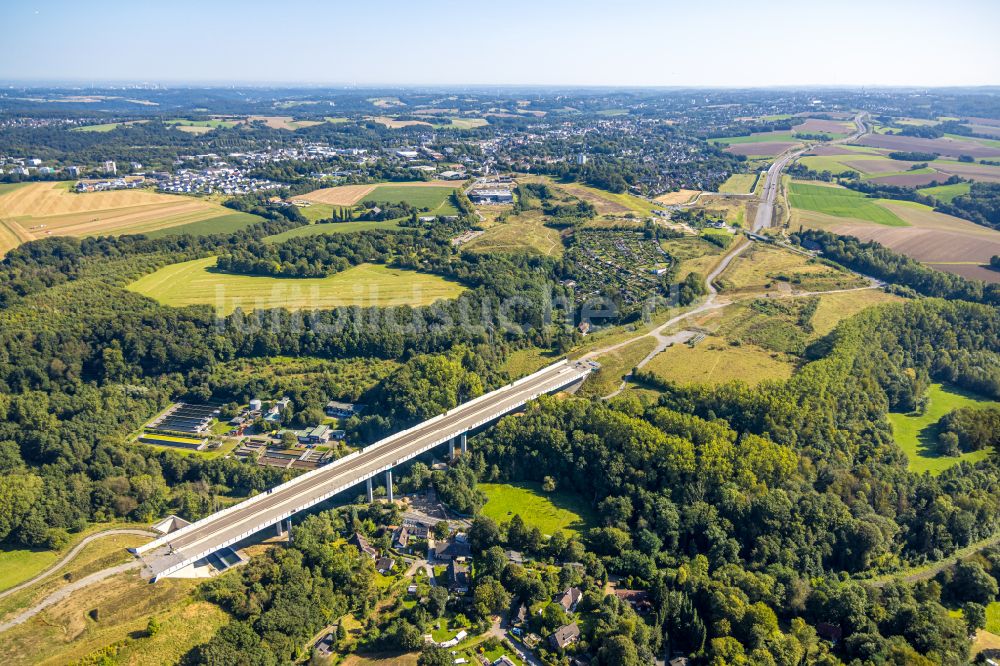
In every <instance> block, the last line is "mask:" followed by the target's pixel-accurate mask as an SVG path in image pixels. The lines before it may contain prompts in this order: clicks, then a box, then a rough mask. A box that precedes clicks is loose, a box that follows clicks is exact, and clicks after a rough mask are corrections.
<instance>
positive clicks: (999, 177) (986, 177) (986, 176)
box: [932, 160, 1000, 183]
mask: <svg viewBox="0 0 1000 666" xmlns="http://www.w3.org/2000/svg"><path fill="white" fill-rule="evenodd" d="M932 164H933V166H934V168H935V169H937V170H938V171H940V172H941V173H943V174H946V175H948V176H961V177H963V178H968V179H970V180H979V181H983V182H988V183H1000V167H996V166H990V165H988V164H969V163H967V162H945V161H941V160H938V161H936V162H932Z"/></svg>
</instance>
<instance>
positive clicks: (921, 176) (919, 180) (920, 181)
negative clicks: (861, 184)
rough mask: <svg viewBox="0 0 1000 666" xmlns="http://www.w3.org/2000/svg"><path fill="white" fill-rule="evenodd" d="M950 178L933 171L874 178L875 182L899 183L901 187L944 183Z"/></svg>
mask: <svg viewBox="0 0 1000 666" xmlns="http://www.w3.org/2000/svg"><path fill="white" fill-rule="evenodd" d="M946 180H948V176H947V175H946V174H942V173H938V172H937V171H931V172H930V173H907V174H898V175H894V176H881V177H876V178H872V179H871V181H872V182H875V183H883V184H885V185H899V186H901V187H926V186H928V185H930V184H931V183H944V182H945V181H946Z"/></svg>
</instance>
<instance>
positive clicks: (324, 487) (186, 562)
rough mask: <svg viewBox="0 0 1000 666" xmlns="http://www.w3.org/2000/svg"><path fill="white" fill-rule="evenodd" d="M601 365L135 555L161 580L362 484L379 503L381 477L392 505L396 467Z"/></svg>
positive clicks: (329, 468) (430, 424)
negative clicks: (376, 487) (375, 489)
mask: <svg viewBox="0 0 1000 666" xmlns="http://www.w3.org/2000/svg"><path fill="white" fill-rule="evenodd" d="M596 367H597V366H596V364H594V363H592V362H589V361H567V360H565V359H563V360H561V361H559V362H558V363H554V364H553V365H550V366H548V367H545V368H542V369H541V370H539V371H538V372H536V373H534V374H532V375H528V376H527V377H523V378H522V379H519V380H517V381H515V382H514V383H512V384H508V385H507V386H504V387H502V388H499V389H497V390H495V391H492V392H490V393H487V394H485V395H482V396H480V397H478V398H475V399H473V400H470V401H468V402H466V403H464V404H462V405H459V406H458V407H456V408H454V409H452V410H449V411H448V412H446V413H444V414H441V415H439V416H435V417H434V418H431V419H428V420H427V421H424V422H423V423H421V424H419V425H417V426H414V427H412V428H409V429H408V430H403V431H402V432H398V433H395V434H394V435H390V436H389V437H386V438H385V439H382V440H381V441H378V442H376V443H374V444H371V445H370V446H367V447H365V448H363V449H361V450H360V451H355V452H354V453H351V454H350V455H347V456H344V457H343V458H340V459H338V460H336V461H334V462H332V463H330V464H329V465H326V466H324V467H320V468H319V469H316V470H313V471H311V472H307V473H305V474H303V475H301V476H298V477H296V478H294V479H292V480H291V481H287V482H285V483H283V484H281V485H280V486H275V487H274V488H272V489H270V490H269V491H267V492H265V493H261V494H259V495H255V496H254V497H251V498H249V499H247V500H244V501H243V502H240V503H239V504H235V505H233V506H231V507H228V508H226V509H223V510H222V511H219V512H217V513H214V514H212V515H210V516H207V517H205V518H202V519H201V520H199V521H197V522H195V523H192V524H190V525H187V526H185V527H182V528H180V529H178V530H176V531H174V532H171V533H169V534H166V535H164V536H162V537H160V538H158V539H155V540H154V541H151V542H149V543H147V544H145V545H142V546H139V547H138V548H135V549H131V552H132V553H133V554H135V555H136V556H138V557H141V558H142V560H143V562H144V563H145V564H146V566H147V567H148V569H149V570H150V571H151V572H152V579H153V581H156V580H158V579H160V578H165V577H168V576H170V575H172V574H176V573H178V572H180V571H181V570H182V569H184V568H185V567H188V566H190V565H193V564H195V563H196V562H199V561H200V560H202V559H204V558H207V557H208V556H210V555H212V554H213V553H215V552H217V551H219V550H222V549H223V548H227V547H229V546H231V545H233V544H235V543H237V542H239V541H242V540H243V539H246V538H247V537H250V536H252V535H253V534H256V533H257V532H260V531H261V530H263V529H266V528H268V527H273V526H275V525H277V526H278V530H279V531H280V530H281V525H282V521H286V520H288V519H289V518H291V516H293V515H295V514H296V513H298V512H300V511H304V510H306V509H308V508H310V507H312V506H315V505H316V504H319V503H320V502H323V501H325V500H327V499H329V498H331V497H333V496H334V495H337V494H338V493H341V492H343V491H345V490H348V489H349V488H351V487H353V486H356V485H357V484H359V483H362V482H366V483H367V489H368V497H369V499H371V493H372V490H371V488H372V486H371V480H372V478H373V477H375V476H377V475H378V474H385V476H386V488H387V491H388V496H389V499H390V500H391V499H392V469H393V467H396V466H397V465H400V464H402V463H404V462H406V461H408V460H411V459H413V458H415V457H417V456H419V455H421V454H422V453H425V452H427V451H429V450H430V449H432V448H434V447H436V446H440V445H442V444H445V443H448V444H449V446H450V453H451V454H454V447H455V440H456V439H458V438H460V441H461V446H462V450H463V452H464V450H465V448H466V435H467V434H468V433H469V432H470V431H472V430H475V429H476V428H480V427H482V426H485V425H487V424H489V423H491V422H493V421H495V420H497V419H499V418H500V417H502V416H504V415H506V414H509V413H511V412H513V411H515V410H517V409H520V408H521V407H522V406H523V405H524V404H525V403H527V402H529V401H531V400H534V399H535V398H537V397H539V396H541V395H545V394H548V393H554V392H557V391H561V390H565V389H567V388H570V387H573V386H574V385H577V384H579V383H580V382H582V381H583V380H584V379H586V377H587V375H589V374H590V372H591V371H593V370H594V369H595V368H596Z"/></svg>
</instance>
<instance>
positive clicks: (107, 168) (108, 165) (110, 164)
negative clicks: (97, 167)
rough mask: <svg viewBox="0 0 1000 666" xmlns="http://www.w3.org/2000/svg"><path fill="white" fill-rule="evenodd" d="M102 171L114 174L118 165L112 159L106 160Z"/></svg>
mask: <svg viewBox="0 0 1000 666" xmlns="http://www.w3.org/2000/svg"><path fill="white" fill-rule="evenodd" d="M104 173H108V174H112V175H115V174H117V173H118V165H117V164H115V161H114V160H108V161H107V162H105V163H104Z"/></svg>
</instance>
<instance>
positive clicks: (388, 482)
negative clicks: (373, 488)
mask: <svg viewBox="0 0 1000 666" xmlns="http://www.w3.org/2000/svg"><path fill="white" fill-rule="evenodd" d="M385 495H386V497H387V498H388V499H389V501H390V502H391V501H392V470H391V469H387V470H385Z"/></svg>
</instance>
